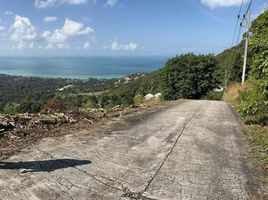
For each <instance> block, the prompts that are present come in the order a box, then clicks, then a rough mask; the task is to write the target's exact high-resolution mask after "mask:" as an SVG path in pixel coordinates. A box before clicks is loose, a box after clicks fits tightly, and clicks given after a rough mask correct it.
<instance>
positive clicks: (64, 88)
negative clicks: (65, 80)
mask: <svg viewBox="0 0 268 200" xmlns="http://www.w3.org/2000/svg"><path fill="white" fill-rule="evenodd" d="M70 87H73V85H66V86H64V87H62V88H59V89H57V90H58V91H60V92H62V91H64V90H66V89H67V88H70Z"/></svg>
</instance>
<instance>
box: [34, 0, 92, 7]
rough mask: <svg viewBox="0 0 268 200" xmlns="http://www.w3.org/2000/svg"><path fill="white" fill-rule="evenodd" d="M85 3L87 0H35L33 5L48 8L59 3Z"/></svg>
mask: <svg viewBox="0 0 268 200" xmlns="http://www.w3.org/2000/svg"><path fill="white" fill-rule="evenodd" d="M86 3H87V0H35V2H34V5H35V7H36V8H49V7H53V6H57V5H59V4H70V5H83V4H86Z"/></svg>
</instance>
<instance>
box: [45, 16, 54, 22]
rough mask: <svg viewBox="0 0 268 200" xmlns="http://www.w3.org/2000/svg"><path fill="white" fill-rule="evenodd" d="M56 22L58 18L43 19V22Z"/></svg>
mask: <svg viewBox="0 0 268 200" xmlns="http://www.w3.org/2000/svg"><path fill="white" fill-rule="evenodd" d="M57 20H58V18H57V17H55V16H48V17H45V18H44V19H43V21H44V22H54V21H57Z"/></svg>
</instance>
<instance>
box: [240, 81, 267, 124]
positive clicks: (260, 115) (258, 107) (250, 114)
mask: <svg viewBox="0 0 268 200" xmlns="http://www.w3.org/2000/svg"><path fill="white" fill-rule="evenodd" d="M237 102H238V109H239V112H240V114H241V115H242V116H243V117H246V118H247V119H246V120H248V121H251V123H253V122H254V124H263V125H265V124H268V122H267V118H268V82H267V81H266V83H264V82H263V81H258V80H254V79H251V80H249V81H248V83H247V87H246V89H245V90H243V91H241V92H240V94H239V96H238V98H237Z"/></svg>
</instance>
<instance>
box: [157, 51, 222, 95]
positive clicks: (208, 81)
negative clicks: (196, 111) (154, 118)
mask: <svg viewBox="0 0 268 200" xmlns="http://www.w3.org/2000/svg"><path fill="white" fill-rule="evenodd" d="M216 66H217V61H216V59H215V57H214V56H212V55H194V54H185V55H181V56H176V57H174V58H171V59H169V60H168V62H167V63H166V65H165V67H164V68H163V69H162V71H161V75H160V76H161V91H162V93H163V97H164V98H165V99H167V100H174V99H179V98H189V99H200V98H203V97H205V96H206V95H207V93H208V92H209V91H211V90H213V89H215V88H217V87H218V84H219V82H218V81H217V79H216V77H215V70H216Z"/></svg>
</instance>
